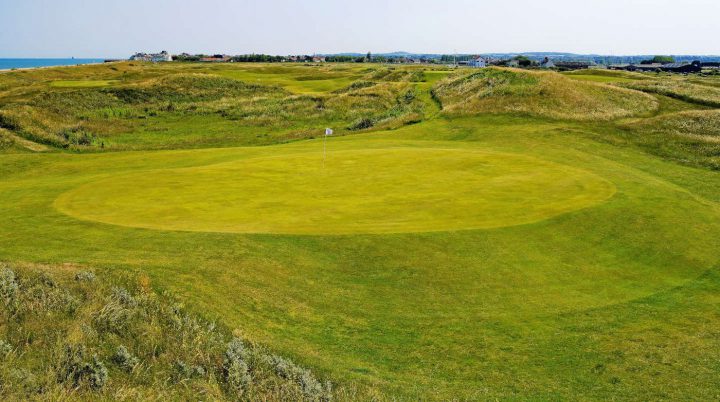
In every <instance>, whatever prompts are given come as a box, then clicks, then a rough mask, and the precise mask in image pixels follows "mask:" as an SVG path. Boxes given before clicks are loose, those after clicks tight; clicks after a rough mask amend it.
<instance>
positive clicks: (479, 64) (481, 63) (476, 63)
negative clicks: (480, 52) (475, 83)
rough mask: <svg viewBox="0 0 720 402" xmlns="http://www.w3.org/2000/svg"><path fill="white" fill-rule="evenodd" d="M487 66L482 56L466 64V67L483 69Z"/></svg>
mask: <svg viewBox="0 0 720 402" xmlns="http://www.w3.org/2000/svg"><path fill="white" fill-rule="evenodd" d="M487 65H488V63H487V60H485V59H484V58H483V57H482V56H478V57H476V58H474V59H472V60H470V61H469V62H468V66H470V67H476V68H485V67H487Z"/></svg>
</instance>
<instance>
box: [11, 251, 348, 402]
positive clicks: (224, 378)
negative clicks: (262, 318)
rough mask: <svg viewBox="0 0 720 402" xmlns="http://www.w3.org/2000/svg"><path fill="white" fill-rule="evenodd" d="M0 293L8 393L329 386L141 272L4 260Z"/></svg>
mask: <svg viewBox="0 0 720 402" xmlns="http://www.w3.org/2000/svg"><path fill="white" fill-rule="evenodd" d="M134 282H138V284H137V285H134V284H133V283H134ZM0 301H1V303H2V308H0V398H3V399H4V400H27V399H49V400H58V399H59V400H145V399H152V400H190V399H198V398H200V399H205V400H267V401H286V400H298V401H326V400H329V399H331V398H332V396H333V392H334V391H333V390H332V387H331V385H330V384H329V383H325V384H324V383H322V382H321V381H320V380H318V379H317V377H316V376H315V375H314V374H313V373H312V372H311V371H309V370H307V369H305V368H302V367H300V366H297V365H295V364H294V363H291V362H290V361H289V360H285V359H283V358H280V357H278V356H276V355H273V354H271V353H269V352H267V351H266V350H265V349H263V348H261V347H259V346H256V345H254V344H252V343H249V342H247V341H245V340H243V339H240V338H238V337H233V336H230V333H229V331H227V330H226V329H223V328H219V327H218V326H216V325H215V324H214V323H212V322H208V321H205V320H203V319H201V318H199V317H197V316H194V315H192V314H189V313H187V312H185V311H184V310H183V309H182V308H181V307H179V306H178V305H177V304H175V303H173V302H172V301H170V300H169V298H168V296H160V295H157V294H155V293H154V292H152V291H151V290H150V289H149V288H148V286H147V281H134V280H133V278H132V277H128V278H124V279H116V281H109V280H107V279H106V278H102V277H98V276H95V274H90V273H89V271H77V272H67V270H65V271H57V270H53V267H44V266H34V265H8V264H2V265H0Z"/></svg>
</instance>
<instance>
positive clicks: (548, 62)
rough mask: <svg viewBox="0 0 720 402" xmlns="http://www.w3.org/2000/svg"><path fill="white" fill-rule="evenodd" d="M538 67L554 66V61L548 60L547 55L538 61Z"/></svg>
mask: <svg viewBox="0 0 720 402" xmlns="http://www.w3.org/2000/svg"><path fill="white" fill-rule="evenodd" d="M540 67H542V68H555V63H553V61H552V60H550V59H549V58H548V57H546V58H544V59H543V61H542V62H540Z"/></svg>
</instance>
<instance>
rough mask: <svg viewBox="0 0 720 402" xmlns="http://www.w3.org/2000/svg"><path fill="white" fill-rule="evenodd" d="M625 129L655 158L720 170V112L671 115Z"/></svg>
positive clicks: (709, 111)
mask: <svg viewBox="0 0 720 402" xmlns="http://www.w3.org/2000/svg"><path fill="white" fill-rule="evenodd" d="M622 127H623V128H624V129H626V130H628V131H629V132H630V134H629V136H631V138H632V140H633V141H634V142H636V143H639V144H641V145H642V146H644V147H646V148H647V149H650V150H651V151H652V152H653V153H655V154H658V155H660V156H663V157H666V158H670V159H674V160H678V161H681V162H683V163H692V164H697V165H702V166H706V167H710V168H712V169H715V170H719V169H720V110H695V111H684V112H679V113H672V114H667V115H663V116H658V117H655V118H652V119H643V120H639V121H633V122H629V123H626V124H624V125H622Z"/></svg>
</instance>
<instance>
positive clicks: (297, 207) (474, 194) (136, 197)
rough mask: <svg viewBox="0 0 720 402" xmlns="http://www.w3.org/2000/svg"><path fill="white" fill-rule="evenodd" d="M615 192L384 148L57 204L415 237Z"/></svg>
mask: <svg viewBox="0 0 720 402" xmlns="http://www.w3.org/2000/svg"><path fill="white" fill-rule="evenodd" d="M614 192H615V187H614V186H613V185H612V184H611V183H610V182H609V181H607V180H604V179H603V178H601V177H599V176H597V175H595V174H593V173H590V172H588V171H585V170H581V169H577V168H573V167H570V166H567V165H562V164H558V163H554V162H549V161H544V160H541V159H538V158H535V157H530V156H524V155H519V154H507V153H495V152H484V151H470V150H458V149H438V148H384V149H373V150H350V151H337V152H332V153H330V154H328V155H327V157H326V158H325V160H323V154H322V153H320V152H306V153H294V154H293V153H284V154H279V155H276V156H271V157H256V158H250V159H243V160H239V161H233V162H228V163H222V164H215V165H210V166H200V167H193V168H184V169H161V170H153V171H150V172H142V173H133V174H130V175H122V176H114V177H111V178H106V179H103V180H100V181H96V182H92V183H89V184H85V185H83V186H80V187H77V188H75V189H72V190H70V191H68V192H66V193H64V194H62V195H61V196H60V197H59V198H58V199H57V200H56V201H55V206H56V208H58V209H59V210H60V211H62V212H64V213H66V214H68V215H70V216H73V217H76V218H79V219H83V220H91V221H97V222H102V223H108V224H114V225H121V226H129V227H139V228H148V229H159V230H181V231H198V232H226V233H276V234H371V233H411V232H431V231H450V230H466V229H484V228H497V227H504V226H513V225H520V224H526V223H531V222H536V221H540V220H543V219H547V218H549V217H553V216H556V215H559V214H563V213H567V212H570V211H575V210H579V209H582V208H586V207H589V206H592V205H595V204H597V203H600V202H602V201H604V200H606V199H608V198H610V197H611V196H612V195H613V194H614Z"/></svg>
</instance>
